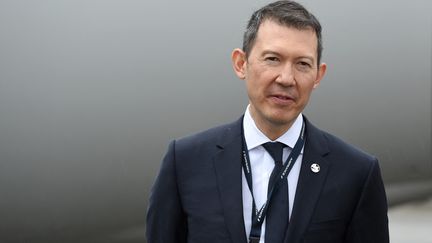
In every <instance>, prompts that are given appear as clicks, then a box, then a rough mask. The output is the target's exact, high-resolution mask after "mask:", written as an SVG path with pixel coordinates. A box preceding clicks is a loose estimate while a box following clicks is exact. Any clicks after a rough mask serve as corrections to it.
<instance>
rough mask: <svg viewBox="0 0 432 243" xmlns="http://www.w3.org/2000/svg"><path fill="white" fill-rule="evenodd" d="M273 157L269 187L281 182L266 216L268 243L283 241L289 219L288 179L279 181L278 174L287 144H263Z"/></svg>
mask: <svg viewBox="0 0 432 243" xmlns="http://www.w3.org/2000/svg"><path fill="white" fill-rule="evenodd" d="M262 146H263V147H264V148H265V149H266V150H267V152H268V153H269V154H270V155H271V156H272V157H273V160H274V161H275V167H274V169H273V171H272V174H271V176H270V180H269V188H268V190H270V188H271V186H272V185H273V184H274V183H280V185H278V186H277V187H276V188H275V191H274V192H273V195H272V198H271V200H270V205H269V208H268V211H267V216H266V232H265V242H266V243H282V242H283V240H284V237H285V231H286V229H287V227H288V221H289V206H288V205H289V204H288V203H289V202H288V181H287V180H286V179H285V180H283V181H278V179H279V178H278V174H279V172H280V171H281V169H282V164H283V162H282V153H283V148H284V147H286V145H285V144H283V143H279V142H268V143H265V144H263V145H262Z"/></svg>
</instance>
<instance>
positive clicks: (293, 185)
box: [242, 106, 303, 243]
mask: <svg viewBox="0 0 432 243" xmlns="http://www.w3.org/2000/svg"><path fill="white" fill-rule="evenodd" d="M302 125H303V116H302V114H300V115H299V116H298V117H297V119H296V120H295V122H294V123H293V125H292V126H291V127H290V128H289V129H288V131H286V132H285V133H284V134H283V135H282V136H280V137H279V138H277V139H276V140H275V141H277V142H281V143H283V144H285V145H287V146H288V147H286V148H284V149H283V162H284V163H285V162H286V159H287V158H288V155H289V153H290V152H291V150H292V148H294V145H295V143H296V142H297V139H298V137H299V135H300V132H301V127H302ZM243 130H244V131H243V132H244V136H245V140H246V145H247V149H248V152H249V160H250V165H251V169H252V184H253V195H254V197H255V205H256V207H257V208H261V206H262V205H263V204H264V203H265V201H266V200H267V187H268V182H269V179H270V175H271V173H272V171H273V167H274V165H275V163H274V161H273V158H272V157H271V155H270V154H269V153H268V152H267V151H266V150H265V149H264V147H263V146H261V145H262V144H264V143H266V142H270V141H272V140H270V139H269V138H268V137H267V136H266V135H264V134H263V133H262V132H261V131H260V130H259V129H258V128H257V126H256V125H255V122H254V120H253V119H252V116H251V114H250V112H249V106H248V107H247V108H246V112H245V115H244V118H243ZM302 158H303V148H302V150H301V153H300V155H299V157H298V158H297V160H296V162H295V164H294V166H293V167H292V169H291V172H290V173H289V175H288V178H287V180H288V197H289V216H290V217H291V212H292V208H293V202H294V196H295V193H296V189H297V181H298V177H299V174H300V167H301V163H302ZM242 192H243V193H242V194H243V195H242V196H243V215H244V223H245V230H246V238H247V239H249V233H250V230H251V221H252V195H251V193H250V190H249V186H248V184H247V181H246V177H245V174H244V172H243V173H242ZM265 224H266V221H265V220H264V222H263V224H262V228H261V239H260V243H264V239H265V238H264V236H265ZM270 243H271V242H270Z"/></svg>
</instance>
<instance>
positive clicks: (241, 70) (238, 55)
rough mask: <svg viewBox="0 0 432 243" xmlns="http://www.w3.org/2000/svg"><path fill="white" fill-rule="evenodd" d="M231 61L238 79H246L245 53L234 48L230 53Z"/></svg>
mask: <svg viewBox="0 0 432 243" xmlns="http://www.w3.org/2000/svg"><path fill="white" fill-rule="evenodd" d="M231 60H232V65H233V68H234V72H235V73H236V75H237V77H239V79H245V78H246V53H245V52H244V51H243V50H241V49H239V48H236V49H234V50H233V52H232V53H231Z"/></svg>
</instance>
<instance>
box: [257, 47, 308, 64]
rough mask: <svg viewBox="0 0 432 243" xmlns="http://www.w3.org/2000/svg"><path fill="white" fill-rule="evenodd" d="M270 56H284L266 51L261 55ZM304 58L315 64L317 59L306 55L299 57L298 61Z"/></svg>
mask: <svg viewBox="0 0 432 243" xmlns="http://www.w3.org/2000/svg"><path fill="white" fill-rule="evenodd" d="M268 54H271V55H276V56H282V55H281V54H280V53H279V52H277V51H272V50H264V51H263V52H262V54H261V55H262V56H265V55H268ZM302 58H306V59H309V60H310V61H312V62H315V58H314V57H313V56H309V55H305V56H299V57H297V59H302Z"/></svg>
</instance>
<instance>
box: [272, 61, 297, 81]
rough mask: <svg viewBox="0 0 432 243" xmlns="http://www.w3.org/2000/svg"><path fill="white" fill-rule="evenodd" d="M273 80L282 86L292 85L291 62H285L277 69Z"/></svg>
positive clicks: (293, 78) (292, 72)
mask: <svg viewBox="0 0 432 243" xmlns="http://www.w3.org/2000/svg"><path fill="white" fill-rule="evenodd" d="M275 81H276V83H278V84H280V85H283V86H292V85H294V84H295V77H294V68H293V66H292V64H291V63H287V64H286V65H284V66H283V67H282V68H281V69H280V70H279V73H278V76H277V78H276V80H275Z"/></svg>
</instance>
